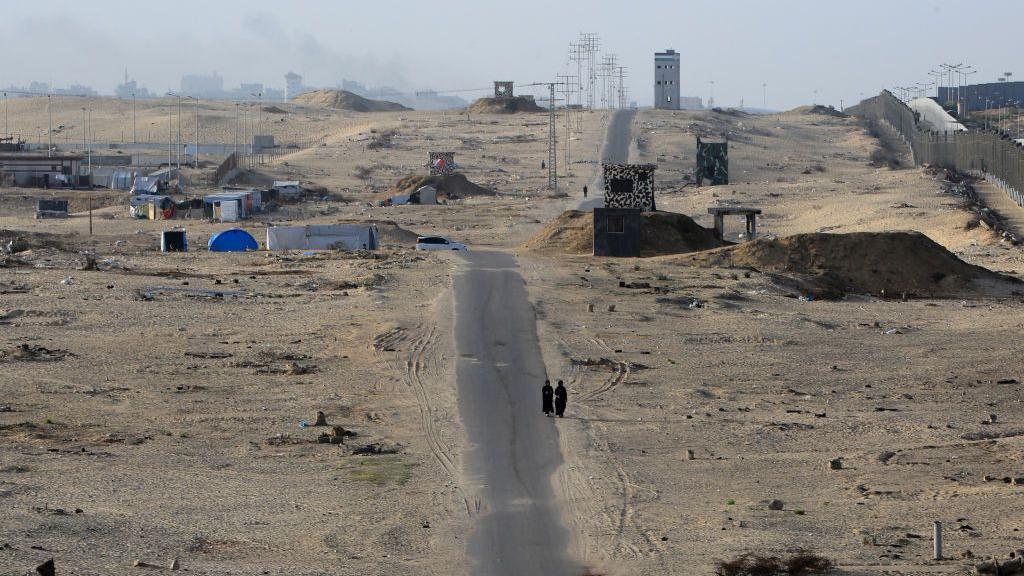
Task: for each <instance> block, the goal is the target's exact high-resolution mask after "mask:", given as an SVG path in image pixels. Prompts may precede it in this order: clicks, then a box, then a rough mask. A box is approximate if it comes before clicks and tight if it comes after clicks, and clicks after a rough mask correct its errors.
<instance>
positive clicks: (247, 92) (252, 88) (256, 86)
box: [235, 82, 263, 98]
mask: <svg viewBox="0 0 1024 576" xmlns="http://www.w3.org/2000/svg"><path fill="white" fill-rule="evenodd" d="M235 92H236V93H237V95H238V96H241V97H242V98H248V97H249V96H252V95H253V94H263V84H262V83H261V82H253V83H249V84H239V85H238V90H235Z"/></svg>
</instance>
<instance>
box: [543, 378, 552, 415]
mask: <svg viewBox="0 0 1024 576" xmlns="http://www.w3.org/2000/svg"><path fill="white" fill-rule="evenodd" d="M554 394H555V390H554V388H552V387H551V380H545V381H544V386H543V387H541V389H540V397H541V400H542V402H541V404H542V406H543V408H542V409H543V410H544V415H545V416H551V413H552V412H554V411H555V408H554V406H553V404H552V399H553V397H554Z"/></svg>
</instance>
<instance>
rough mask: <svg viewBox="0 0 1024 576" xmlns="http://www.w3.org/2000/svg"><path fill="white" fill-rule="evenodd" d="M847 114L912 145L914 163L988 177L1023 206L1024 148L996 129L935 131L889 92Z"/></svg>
mask: <svg viewBox="0 0 1024 576" xmlns="http://www.w3.org/2000/svg"><path fill="white" fill-rule="evenodd" d="M847 112H849V113H851V114H853V115H855V116H859V117H862V118H865V119H868V120H870V121H873V122H880V123H883V124H886V125H888V126H889V127H891V128H892V129H893V130H895V131H896V132H897V133H899V135H900V136H901V137H902V138H903V140H904V141H905V142H906V143H907V145H908V146H910V149H911V150H912V152H913V155H914V163H915V164H918V165H922V164H929V165H931V166H939V167H942V168H951V169H954V170H957V171H959V172H966V173H969V174H973V175H975V176H979V177H982V178H985V179H987V180H989V181H991V182H993V183H995V184H996V185H997V186H999V187H1000V188H1002V189H1003V190H1004V191H1005V192H1006V193H1007V194H1008V195H1009V196H1010V198H1012V199H1013V200H1014V201H1015V202H1016V203H1017V204H1018V205H1019V206H1022V207H1024V145H1022V144H1021V143H1020V142H1017V141H1015V140H1014V139H1013V138H1011V137H1010V135H1009V134H1006V133H1004V132H999V131H997V130H977V129H974V130H968V131H965V132H934V131H930V130H928V129H927V128H926V126H927V124H925V123H922V122H921V121H920V116H919V115H918V114H915V113H914V111H913V110H911V109H910V108H909V107H908V106H907V105H906V104H904V103H903V102H902V101H900V99H899V98H896V97H895V96H893V95H892V94H891V93H890V92H889V91H888V90H886V91H883V92H882V93H881V94H879V95H878V96H875V97H873V98H868V99H867V100H864V101H862V102H861V103H860V104H857V105H856V106H852V107H850V108H848V109H847Z"/></svg>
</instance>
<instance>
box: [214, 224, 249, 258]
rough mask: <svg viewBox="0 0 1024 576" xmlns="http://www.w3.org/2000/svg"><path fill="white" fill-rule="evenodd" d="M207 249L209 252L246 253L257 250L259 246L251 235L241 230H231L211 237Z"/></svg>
mask: <svg viewBox="0 0 1024 576" xmlns="http://www.w3.org/2000/svg"><path fill="white" fill-rule="evenodd" d="M207 248H209V249H210V252H247V251H249V250H259V249H260V244H259V242H257V241H256V239H255V238H253V237H252V234H249V233H248V232H246V231H245V230H242V229H241V228H232V229H230V230H225V231H223V232H218V233H216V234H214V235H213V236H211V237H210V242H209V244H207Z"/></svg>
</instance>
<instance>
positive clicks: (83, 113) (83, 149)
mask: <svg viewBox="0 0 1024 576" xmlns="http://www.w3.org/2000/svg"><path fill="white" fill-rule="evenodd" d="M87 136H88V133H87V132H86V131H85V106H82V153H83V154H84V153H85V149H86V140H85V139H86V137H87ZM78 171H79V173H81V171H82V168H81V164H79V168H78Z"/></svg>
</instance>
